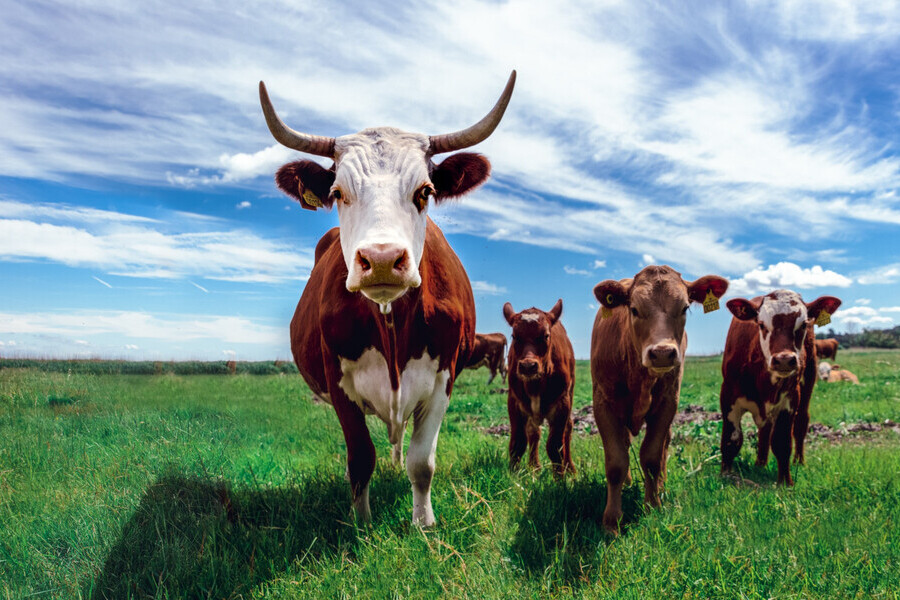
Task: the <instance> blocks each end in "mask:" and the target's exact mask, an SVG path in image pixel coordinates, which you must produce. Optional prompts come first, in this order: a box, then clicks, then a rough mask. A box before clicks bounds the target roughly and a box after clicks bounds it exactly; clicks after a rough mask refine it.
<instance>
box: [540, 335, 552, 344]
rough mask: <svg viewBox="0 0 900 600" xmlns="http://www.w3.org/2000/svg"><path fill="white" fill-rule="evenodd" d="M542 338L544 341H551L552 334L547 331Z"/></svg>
mask: <svg viewBox="0 0 900 600" xmlns="http://www.w3.org/2000/svg"><path fill="white" fill-rule="evenodd" d="M541 339H542V340H544V343H547V342H549V341H550V334H549V333H545V334H544V335H543V336H542V337H541Z"/></svg>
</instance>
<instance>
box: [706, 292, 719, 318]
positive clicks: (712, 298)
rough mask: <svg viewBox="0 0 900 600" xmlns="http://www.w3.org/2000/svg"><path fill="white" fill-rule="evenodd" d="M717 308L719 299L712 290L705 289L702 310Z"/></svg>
mask: <svg viewBox="0 0 900 600" xmlns="http://www.w3.org/2000/svg"><path fill="white" fill-rule="evenodd" d="M714 310H719V299H718V298H716V295H715V294H713V292H712V290H706V298H704V299H703V312H704V314H705V313H708V312H712V311H714Z"/></svg>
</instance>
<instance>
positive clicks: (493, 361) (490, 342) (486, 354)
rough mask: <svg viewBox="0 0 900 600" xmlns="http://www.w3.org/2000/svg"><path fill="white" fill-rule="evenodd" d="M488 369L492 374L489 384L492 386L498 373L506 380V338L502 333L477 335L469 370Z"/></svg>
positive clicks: (468, 365) (467, 365) (467, 364)
mask: <svg viewBox="0 0 900 600" xmlns="http://www.w3.org/2000/svg"><path fill="white" fill-rule="evenodd" d="M479 367H487V368H488V370H489V371H490V372H491V374H490V376H489V377H488V380H487V382H488V383H489V384H490V383H491V382H492V381H493V380H494V377H496V376H497V373H500V375H501V376H502V377H503V379H506V336H505V335H503V334H502V333H476V334H475V348H473V349H472V354H471V355H469V362H468V363H466V368H467V369H477V368H479Z"/></svg>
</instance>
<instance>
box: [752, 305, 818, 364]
mask: <svg viewBox="0 0 900 600" xmlns="http://www.w3.org/2000/svg"><path fill="white" fill-rule="evenodd" d="M807 318H808V317H807V313H806V304H805V303H804V302H803V299H802V298H801V297H800V294H798V293H796V292H792V291H789V290H775V291H774V292H772V293H771V294H768V295H766V296H763V301H762V304H761V305H760V307H759V314H758V315H757V317H756V321H757V323H758V324H759V344H760V346H761V347H762V353H763V356H764V357H765V359H766V366H767V368H768V369H769V371H770V372H771V373H772V375H773V376H774V377H778V378H782V377H790V376H791V375H793V374H794V373H796V372H797V366H798V364H799V362H800V353H801V351H802V349H803V340H804V339H805V338H806V328H807Z"/></svg>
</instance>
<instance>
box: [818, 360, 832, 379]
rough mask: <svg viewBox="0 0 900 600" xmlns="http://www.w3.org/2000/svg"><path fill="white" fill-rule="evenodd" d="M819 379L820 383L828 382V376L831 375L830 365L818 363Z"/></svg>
mask: <svg viewBox="0 0 900 600" xmlns="http://www.w3.org/2000/svg"><path fill="white" fill-rule="evenodd" d="M818 372H819V379H821V380H822V381H828V376H829V375H831V363H827V362H824V361H822V362H820V363H819V370H818Z"/></svg>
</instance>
